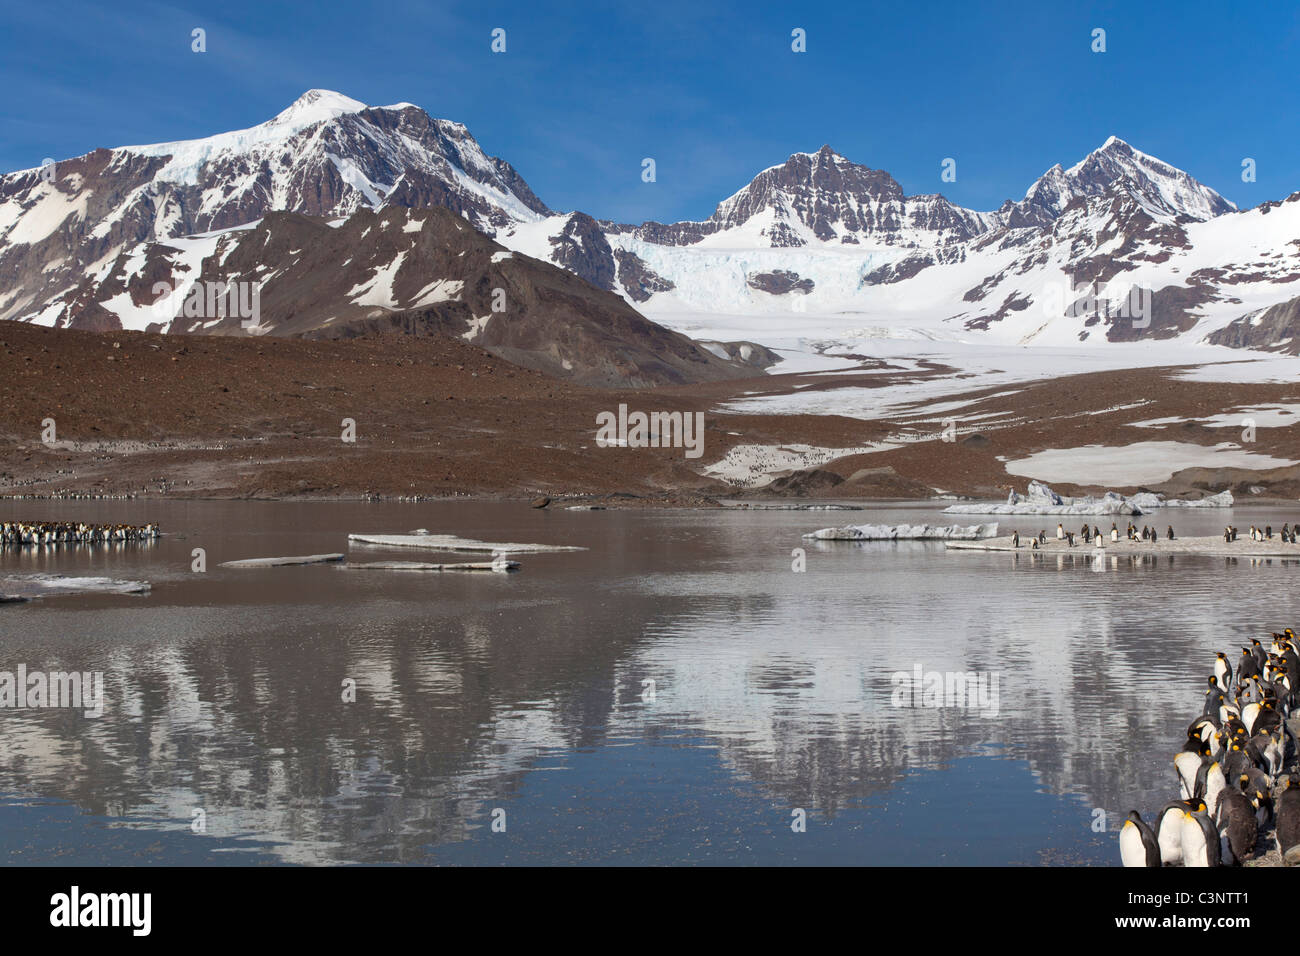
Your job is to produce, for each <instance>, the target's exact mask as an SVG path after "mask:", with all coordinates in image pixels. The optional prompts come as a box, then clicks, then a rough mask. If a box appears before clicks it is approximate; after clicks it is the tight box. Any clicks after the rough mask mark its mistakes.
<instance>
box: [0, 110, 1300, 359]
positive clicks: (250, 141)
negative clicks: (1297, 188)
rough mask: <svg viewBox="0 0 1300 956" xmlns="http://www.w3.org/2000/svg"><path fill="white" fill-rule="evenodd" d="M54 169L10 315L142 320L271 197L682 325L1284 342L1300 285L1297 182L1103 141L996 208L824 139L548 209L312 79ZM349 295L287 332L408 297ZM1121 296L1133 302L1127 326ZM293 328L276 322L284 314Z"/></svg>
mask: <svg viewBox="0 0 1300 956" xmlns="http://www.w3.org/2000/svg"><path fill="white" fill-rule="evenodd" d="M48 173H49V171H48V170H27V171H22V172H17V173H11V174H8V175H6V176H4V177H3V179H0V317H3V318H10V319H20V320H27V321H36V322H39V323H43V324H48V325H58V326H71V327H82V328H117V327H143V326H144V325H148V324H150V323H151V322H154V321H155V320H156V315H155V314H154V312H153V311H151V312H150V313H149V319H148V321H145V320H144V319H143V318H142V316H141V313H140V308H141V305H142V303H145V302H148V303H149V304H150V306H151V309H152V306H153V302H152V300H151V299H147V298H142V297H141V293H140V292H139V289H140V288H143V286H144V285H145V284H147V283H152V282H153V281H154V280H155V279H159V280H160V281H167V282H170V283H171V286H170V288H177V287H179V286H180V285H181V284H183V283H181V282H180V279H181V278H183V277H182V276H178V275H176V274H174V272H175V271H176V270H181V271H184V270H185V269H188V270H189V273H190V275H191V276H196V275H199V274H200V273H202V274H203V275H205V276H207V277H209V278H210V279H213V280H216V279H219V278H220V275H219V274H220V273H221V270H222V269H224V268H226V264H227V263H228V262H229V261H233V260H229V259H228V258H227V256H228V255H230V252H229V250H230V249H231V248H233V247H235V246H239V247H240V248H241V249H243V250H244V251H243V252H241V253H240V256H241V257H247V256H250V255H252V253H249V252H248V251H247V249H248V247H247V246H246V245H245V241H246V239H247V237H246V236H244V235H243V234H242V233H244V232H247V231H248V230H249V229H250V228H253V229H254V231H256V224H257V223H259V222H260V221H261V220H262V219H263V218H264V217H266V216H267V215H268V214H269V213H272V212H292V213H298V214H302V215H306V216H312V217H319V218H321V219H322V220H348V221H349V222H350V221H351V217H354V216H355V215H356V214H357V213H358V212H361V211H364V210H385V209H391V208H394V207H400V208H404V209H421V208H435V207H442V208H445V209H449V210H451V211H452V212H454V213H457V214H458V215H460V216H461V217H462V218H463V219H464V220H466V221H467V222H468V223H469V224H470V225H471V226H473V227H474V229H476V230H478V231H479V232H482V233H484V234H486V236H488V237H491V238H494V239H495V240H496V241H497V242H499V243H500V244H501V246H502V247H504V248H506V249H509V250H513V251H515V252H517V253H522V254H524V255H526V256H530V257H533V258H536V259H540V260H543V261H546V262H549V263H552V264H554V265H557V266H560V267H561V268H563V269H565V270H567V271H569V272H571V273H573V274H575V275H577V276H579V277H580V278H582V279H584V280H585V281H586V282H588V283H590V284H591V285H592V286H595V287H596V288H597V289H600V290H604V291H607V292H612V293H616V294H617V295H619V296H622V297H623V299H624V300H626V302H628V303H631V304H632V305H633V306H634V307H635V308H636V309H638V310H640V311H641V312H643V313H644V314H645V315H647V316H649V317H651V318H652V319H654V320H656V321H658V322H661V323H663V324H666V325H668V326H669V327H672V328H678V329H682V330H685V329H699V328H707V327H708V325H709V323H707V322H700V321H698V318H699V317H700V316H702V315H719V314H725V315H728V316H731V317H744V316H754V317H755V320H756V321H757V320H758V319H760V318H761V319H764V321H767V320H772V319H773V317H779V316H782V315H787V316H789V321H788V328H789V329H790V330H792V331H793V333H794V334H799V330H800V329H801V328H803V327H804V325H805V318H804V317H805V316H818V317H820V318H821V320H822V321H821V324H820V325H819V326H818V327H819V328H826V327H828V325H829V323H831V322H834V323H838V324H839V325H840V326H841V327H842V328H844V329H845V330H846V331H852V330H854V329H859V330H863V329H865V330H866V334H869V335H872V336H879V335H886V336H903V337H917V336H919V337H924V338H931V339H934V338H938V339H946V340H952V341H955V342H960V341H964V340H968V339H975V338H989V339H992V340H995V341H1000V342H1010V343H1020V344H1052V345H1065V344H1069V345H1078V344H1080V343H1086V344H1089V345H1092V344H1097V343H1105V342H1112V341H1125V340H1131V339H1135V338H1144V337H1157V338H1168V337H1180V338H1185V339H1189V340H1195V341H1201V340H1204V339H1206V338H1207V337H1214V341H1216V342H1221V343H1222V344H1247V343H1249V344H1250V345H1251V347H1254V348H1289V347H1291V344H1292V343H1293V336H1292V335H1291V332H1290V331H1288V330H1292V329H1293V325H1294V322H1293V320H1292V317H1291V313H1290V312H1288V313H1285V316H1282V317H1279V315H1280V313H1269V314H1268V317H1267V320H1266V321H1263V322H1262V324H1261V321H1260V317H1261V316H1262V315H1263V313H1264V312H1265V310H1268V309H1270V308H1272V307H1275V306H1278V305H1280V304H1281V303H1284V302H1287V301H1288V300H1291V299H1294V298H1296V297H1297V296H1300V238H1298V237H1300V200H1297V197H1294V196H1293V197H1291V199H1288V200H1286V201H1282V202H1275V203H1266V204H1264V205H1262V206H1259V207H1256V208H1254V209H1251V210H1248V211H1244V212H1240V211H1237V210H1236V209H1235V207H1233V205H1232V204H1231V203H1229V202H1228V201H1227V200H1225V199H1223V197H1221V196H1219V195H1218V194H1217V193H1216V192H1214V190H1212V189H1210V188H1209V187H1207V186H1204V185H1203V184H1201V183H1199V182H1197V181H1196V180H1195V179H1194V178H1193V177H1191V176H1190V175H1188V174H1187V173H1185V172H1183V171H1181V170H1179V169H1177V168H1175V167H1173V166H1171V165H1169V164H1167V163H1164V162H1162V161H1161V160H1158V159H1156V158H1154V157H1152V156H1149V155H1147V154H1145V153H1142V152H1140V151H1139V150H1137V149H1135V148H1134V147H1132V146H1130V145H1129V144H1128V143H1125V142H1124V141H1123V140H1120V139H1118V138H1115V137H1111V138H1110V139H1109V140H1107V141H1106V142H1105V143H1104V144H1103V145H1102V146H1101V147H1099V148H1098V149H1096V150H1094V151H1093V152H1092V153H1090V154H1088V156H1086V157H1085V158H1084V159H1083V160H1081V161H1080V162H1078V163H1076V164H1075V165H1073V166H1070V167H1069V168H1065V167H1063V166H1061V165H1056V166H1053V167H1052V168H1051V169H1049V170H1048V171H1047V172H1046V173H1044V174H1043V175H1042V176H1041V177H1040V178H1039V179H1038V180H1037V181H1035V182H1034V183H1033V184H1031V185H1030V187H1029V188H1028V189H1027V190H1026V193H1025V195H1024V198H1022V199H1020V200H1015V201H1012V200H1008V201H1007V202H1005V203H1003V205H1002V206H1001V207H1000V208H998V209H997V210H994V211H988V212H980V211H975V210H970V209H965V208H963V207H961V206H958V205H956V204H955V203H952V202H951V201H949V200H948V199H946V198H945V197H943V196H942V195H938V194H931V195H920V196H908V195H906V194H905V193H904V191H903V189H902V188H901V186H900V185H899V184H898V182H897V181H896V180H894V178H893V177H891V176H890V175H889V174H888V173H886V172H884V171H882V170H879V169H873V168H871V167H868V166H864V165H860V164H857V163H854V162H852V161H851V160H849V159H848V158H846V157H844V156H842V155H840V154H839V153H837V152H835V151H834V150H833V149H831V148H830V147H829V146H823V147H822V148H821V149H820V150H818V151H817V152H814V153H795V154H794V155H792V156H790V157H789V159H787V160H786V161H785V162H784V163H781V164H779V165H776V166H772V167H770V168H768V169H765V170H762V171H761V172H759V173H758V174H757V175H756V176H755V177H754V178H753V179H752V180H751V181H750V182H749V183H748V184H746V185H745V186H743V187H742V188H741V189H739V190H738V191H737V192H736V193H734V194H733V195H731V196H730V197H728V198H726V199H724V200H723V201H722V202H720V203H719V204H718V206H717V208H716V209H715V210H714V212H713V214H712V215H711V216H710V217H709V218H708V219H705V220H703V221H699V222H691V221H687V222H676V223H668V224H665V223H658V222H646V223H642V224H640V225H634V224H623V223H616V222H611V221H606V220H599V219H596V218H593V217H592V216H590V215H587V214H586V213H583V212H572V213H567V214H556V213H553V212H552V211H551V210H550V209H548V208H547V206H546V205H545V204H544V203H543V202H542V201H541V200H540V199H539V198H538V197H537V196H536V195H534V193H533V192H532V190H531V189H530V188H529V187H528V185H527V183H525V182H524V180H523V178H522V177H521V176H520V175H519V174H518V173H517V172H516V171H515V169H514V168H513V167H512V166H511V165H510V164H509V163H507V162H505V161H504V160H501V159H496V158H494V157H490V156H488V155H486V154H485V153H484V152H483V150H482V149H481V148H480V147H479V146H478V144H477V143H476V142H475V140H474V139H473V137H472V136H471V135H470V134H469V132H468V130H467V129H466V128H465V127H464V126H463V125H461V124H459V123H455V122H451V121H448V120H440V119H434V118H431V117H430V116H429V115H428V114H427V113H425V112H424V111H423V110H422V109H420V108H418V107H416V106H413V105H411V104H408V103H400V104H396V105H394V106H386V107H367V106H366V105H365V104H363V103H360V102H358V101H356V100H353V99H350V98H348V97H346V96H342V95H341V94H338V93H331V92H328V91H322V90H312V91H309V92H307V93H306V94H304V95H303V96H302V97H300V98H299V99H298V100H297V101H296V102H295V103H294V104H292V105H291V106H290V107H289V108H288V109H286V110H284V111H283V112H282V113H280V114H279V115H278V116H276V117H274V118H273V119H271V120H269V121H267V122H265V123H262V124H261V125H258V126H254V127H252V128H250V129H246V130H240V131H236V132H231V133H223V134H219V135H216V136H211V137H207V138H205V139H199V140H190V141H185V142H175V143H161V144H154V145H149V146H134V147H119V148H116V149H100V150H96V151H94V152H92V153H88V154H86V155H85V156H81V157H78V158H76V159H72V160H66V161H63V162H60V163H58V164H56V167H55V170H54V175H53V176H49V175H48ZM410 225H411V223H410V222H409V221H407V222H404V223H401V224H398V223H396V220H393V221H392V222H391V223H390V222H389V220H388V219H386V218H381V219H380V220H379V221H378V223H377V224H376V225H374V226H373V229H372V231H371V232H369V233H367V234H365V235H364V236H362V235H361V234H360V233H358V236H357V238H358V241H364V242H366V243H372V242H377V243H379V244H380V245H381V246H382V247H383V248H385V249H387V248H388V247H389V246H390V245H393V243H392V242H391V241H390V239H391V237H389V236H388V235H387V230H389V229H404V228H407V227H408V226H410ZM232 231H233V232H232ZM235 233H239V235H235ZM394 248H395V246H394ZM219 250H220V252H221V257H220V258H218V259H216V260H215V261H213V260H212V258H211V257H213V256H214V255H216V254H217V252H218V251H219ZM289 252H292V250H287V249H286V250H280V252H279V253H277V254H274V255H273V254H272V252H271V251H270V250H269V249H268V251H267V253H266V256H267V258H266V261H265V262H263V263H262V265H264V266H265V267H266V269H265V270H264V272H265V274H271V273H277V274H280V275H284V274H287V271H291V270H292V269H293V268H294V265H293V260H292V257H287V254H288V253H289ZM417 258H418V257H417ZM357 261H359V260H357ZM420 261H421V262H422V263H423V264H422V265H421V268H425V267H426V266H428V267H429V268H432V266H430V265H429V263H428V262H426V261H425V260H420ZM415 262H416V260H415V259H412V260H411V261H410V263H409V264H406V265H403V266H402V267H401V271H402V273H403V276H404V278H403V279H402V284H406V283H408V282H409V284H411V285H412V291H418V290H419V289H423V288H425V287H426V286H430V285H431V284H433V283H436V282H440V281H447V280H455V281H459V280H457V279H456V277H453V276H451V275H450V273H449V272H448V273H447V274H442V273H439V272H437V271H436V269H435V271H432V272H429V273H428V274H426V275H423V276H416V275H415V274H414V272H413V271H412V269H413V267H414V264H415ZM338 265H339V266H340V268H342V267H343V266H342V263H338ZM380 266H383V267H385V268H394V269H396V268H397V266H396V265H394V264H393V263H391V262H390V263H386V264H383V263H381V264H378V265H376V266H375V268H380ZM352 268H353V267H351V266H349V267H348V269H347V270H345V271H348V274H349V275H351V274H352V272H351V270H352ZM443 271H444V272H446V270H445V269H444V270H443ZM227 278H229V277H227ZM421 279H422V280H423V281H420V280H421ZM361 281H362V277H360V276H357V277H356V282H354V283H353V285H356V284H357V283H360V282H361ZM353 285H349V286H348V289H349V290H350V289H352V287H353ZM128 286H131V288H132V290H133V291H131V293H130V295H127V296H125V297H124V292H125V290H126V289H127V287H128ZM328 286H329V288H333V287H334V284H332V283H331V284H328ZM338 291H339V293H340V294H342V293H343V292H345V291H347V290H338ZM356 299H357V297H348V298H346V299H344V300H340V301H338V302H337V303H332V306H333V307H331V304H327V303H324V302H319V303H316V305H315V307H316V308H317V309H318V311H319V312H320V314H317V315H312V316H308V317H305V319H304V322H305V326H304V327H306V326H310V327H316V326H323V325H324V324H326V323H327V320H330V321H331V322H332V323H333V324H334V325H335V327H336V326H337V323H339V322H344V321H347V320H349V319H354V318H357V315H358V313H357V311H356V309H355V308H353V307H354V306H357V307H359V306H361V305H367V306H368V307H369V308H371V309H372V310H374V309H378V310H381V311H383V312H387V313H400V312H404V311H407V310H409V309H412V308H418V307H420V304H419V303H418V302H416V301H415V300H412V301H406V300H399V299H394V300H393V301H391V302H387V301H386V302H385V303H382V304H380V303H374V304H370V303H360V302H358V301H356ZM607 301H608V300H607ZM1121 303H1138V304H1140V315H1139V316H1138V317H1137V318H1138V320H1137V321H1132V319H1133V316H1131V315H1128V314H1126V313H1127V311H1128V310H1127V309H1126V308H1121V307H1119V305H1120V304H1121ZM465 304H466V306H467V307H472V306H471V304H470V303H468V302H466V303H465ZM1119 313H1125V314H1119ZM366 318H368V319H370V318H374V316H372V315H369V316H366ZM170 319H171V317H165V321H163V322H162V323H160V324H161V325H168V324H169V323H170ZM1242 322H1246V323H1249V325H1248V326H1247V327H1244V328H1243V327H1242V326H1241V323H1242ZM771 324H772V322H771V321H767V325H766V326H765V327H771ZM732 325H733V326H743V323H741V322H734V323H732ZM296 327H297V326H295V325H293V324H292V323H290V324H284V323H280V324H279V325H277V332H278V333H280V334H286V333H288V331H289V330H290V329H291V328H296ZM201 328H202V325H200V329H201ZM220 328H224V326H222V327H218V326H213V327H212V328H211V330H212V331H219V330H220ZM1232 329H1236V330H1237V331H1235V332H1234V331H1231V330H1232ZM1225 330H1228V331H1225ZM736 337H739V336H736ZM744 337H745V338H751V337H752V338H754V339H758V340H760V341H761V336H760V335H758V334H757V333H755V334H754V335H753V336H750V335H749V334H746V335H745V336H744ZM850 337H851V336H850Z"/></svg>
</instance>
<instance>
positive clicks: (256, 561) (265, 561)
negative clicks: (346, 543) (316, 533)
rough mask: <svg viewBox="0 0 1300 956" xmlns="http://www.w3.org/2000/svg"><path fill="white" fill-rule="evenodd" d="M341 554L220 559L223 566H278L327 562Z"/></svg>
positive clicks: (339, 557)
mask: <svg viewBox="0 0 1300 956" xmlns="http://www.w3.org/2000/svg"><path fill="white" fill-rule="evenodd" d="M342 560H343V555H341V554H303V555H299V556H297V557H289V558H245V559H243V560H242V561H222V562H221V566H222V567H223V568H279V567H284V566H286V565H291V564H329V563H330V562H332V561H342Z"/></svg>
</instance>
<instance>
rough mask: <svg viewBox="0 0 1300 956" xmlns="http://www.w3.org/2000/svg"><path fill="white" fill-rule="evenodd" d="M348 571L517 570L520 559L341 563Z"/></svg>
mask: <svg viewBox="0 0 1300 956" xmlns="http://www.w3.org/2000/svg"><path fill="white" fill-rule="evenodd" d="M339 567H340V568H343V569H344V570H346V571H498V572H500V571H516V570H518V568H519V562H518V561H464V562H460V563H458V564H426V563H425V562H423V561H363V562H360V563H354V562H351V561H349V562H348V563H347V564H341V565H339Z"/></svg>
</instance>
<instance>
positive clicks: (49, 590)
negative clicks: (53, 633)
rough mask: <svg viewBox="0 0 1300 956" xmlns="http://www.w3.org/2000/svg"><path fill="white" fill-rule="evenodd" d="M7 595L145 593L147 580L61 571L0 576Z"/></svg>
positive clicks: (0, 588) (147, 589)
mask: <svg viewBox="0 0 1300 956" xmlns="http://www.w3.org/2000/svg"><path fill="white" fill-rule="evenodd" d="M0 592H3V593H4V594H5V596H6V597H7V598H33V597H42V596H44V595H62V594H95V593H98V594H148V593H149V582H148V581H127V580H123V579H120V578H95V577H67V576H64V575H61V574H26V575H17V574H16V575H12V576H10V577H5V578H0Z"/></svg>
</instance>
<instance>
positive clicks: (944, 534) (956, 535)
mask: <svg viewBox="0 0 1300 956" xmlns="http://www.w3.org/2000/svg"><path fill="white" fill-rule="evenodd" d="M997 534H998V526H997V523H996V522H995V523H993V524H973V525H968V526H965V527H963V526H962V525H957V524H954V525H932V524H900V525H887V524H851V525H847V526H845V527H843V528H822V529H821V530H820V531H812V532H810V533H808V534H806V535H804V537H805V538H815V539H817V540H819V541H929V540H943V541H952V540H965V541H974V540H978V539H980V538H996V537H997Z"/></svg>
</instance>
